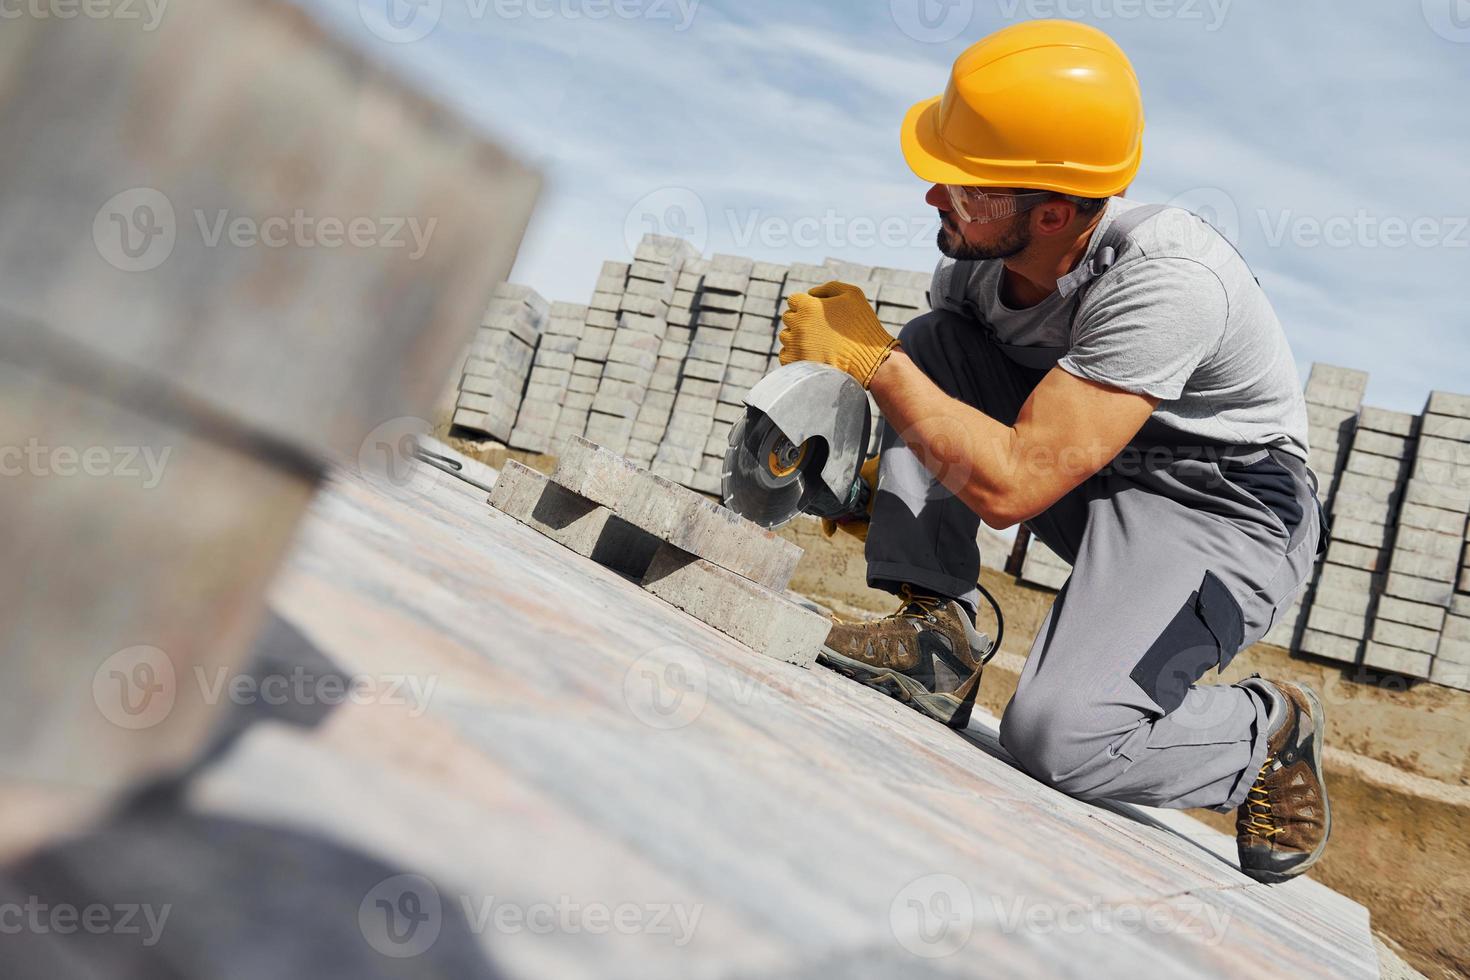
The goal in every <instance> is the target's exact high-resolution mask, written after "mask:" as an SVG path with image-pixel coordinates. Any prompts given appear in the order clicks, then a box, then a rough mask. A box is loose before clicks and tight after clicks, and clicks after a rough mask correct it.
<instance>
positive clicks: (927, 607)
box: [889, 585, 944, 619]
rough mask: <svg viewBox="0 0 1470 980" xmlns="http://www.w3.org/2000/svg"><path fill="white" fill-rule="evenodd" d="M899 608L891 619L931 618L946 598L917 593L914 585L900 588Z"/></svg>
mask: <svg viewBox="0 0 1470 980" xmlns="http://www.w3.org/2000/svg"><path fill="white" fill-rule="evenodd" d="M898 600H899V604H898V609H897V611H895V612H894V613H893V614H892V615H891V616H889V619H931V618H933V616H934V613H935V612H936V611H938V609H939V607H940V606H942V605H944V600H943V599H940V598H938V597H937V596H932V595H917V594H915V592H914V590H913V588H912V587H910V586H908V585H901V586H899V588H898Z"/></svg>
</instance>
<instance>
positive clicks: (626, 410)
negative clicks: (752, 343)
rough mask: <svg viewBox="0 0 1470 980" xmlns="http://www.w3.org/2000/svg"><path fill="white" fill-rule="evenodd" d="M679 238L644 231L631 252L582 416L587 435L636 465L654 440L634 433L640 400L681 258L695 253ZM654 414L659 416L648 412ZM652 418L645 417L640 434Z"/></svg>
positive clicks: (650, 452) (644, 461) (654, 364)
mask: <svg viewBox="0 0 1470 980" xmlns="http://www.w3.org/2000/svg"><path fill="white" fill-rule="evenodd" d="M698 258H699V256H698V255H697V254H696V253H695V252H694V249H693V247H692V246H691V245H690V244H689V243H688V242H686V241H684V240H683V239H680V238H672V237H668V236H656V235H648V236H645V237H644V239H643V241H642V242H641V243H640V244H639V246H638V248H637V249H636V250H635V252H634V254H633V263H632V265H631V266H629V268H628V281H627V284H626V286H625V287H624V291H623V294H622V297H621V298H620V299H619V300H618V308H617V317H618V319H617V329H616V330H615V331H614V333H613V337H612V343H611V344H610V345H609V347H608V353H607V363H606V364H605V365H604V366H603V370H602V380H601V382H600V383H599V384H598V386H597V396H596V398H595V399H594V400H593V402H592V414H591V415H589V416H588V417H587V431H586V436H587V438H588V439H591V440H592V441H593V442H596V443H598V444H599V445H603V446H606V447H607V448H609V449H611V450H612V451H613V452H615V453H618V454H619V455H626V456H628V457H629V458H631V459H633V460H634V461H635V462H637V463H638V464H639V465H641V466H647V465H648V464H649V463H651V462H652V461H653V457H654V454H655V453H656V452H657V451H658V440H657V439H649V438H639V439H636V440H635V439H634V438H633V429H634V427H635V426H636V425H637V424H638V422H639V417H640V415H641V414H642V412H643V403H644V400H645V398H646V396H647V395H648V391H649V388H650V386H651V385H652V382H653V376H654V374H655V372H656V370H657V368H658V366H659V363H658V362H659V355H660V351H661V349H662V347H663V342H664V337H665V335H666V334H667V333H668V329H669V309H670V306H671V305H672V303H673V301H674V293H675V291H676V287H677V285H678V283H679V277H680V273H681V272H682V271H683V268H684V265H685V263H686V262H690V261H693V260H696V259H698ZM652 418H653V419H657V418H658V416H657V415H655V416H652ZM657 424H658V423H657V422H651V423H649V422H646V423H645V426H644V428H643V429H640V435H646V434H651V433H648V432H646V430H647V429H649V428H650V426H651V427H657Z"/></svg>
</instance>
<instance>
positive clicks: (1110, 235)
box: [1072, 204, 1261, 326]
mask: <svg viewBox="0 0 1470 980" xmlns="http://www.w3.org/2000/svg"><path fill="white" fill-rule="evenodd" d="M1169 210H1178V211H1184V212H1185V213H1186V214H1190V215H1192V216H1193V217H1194V218H1195V219H1196V220H1198V221H1204V219H1203V218H1201V217H1199V215H1196V214H1194V212H1193V211H1188V210H1187V209H1185V208H1173V207H1171V206H1170V205H1168V204H1140V205H1139V206H1138V207H1136V208H1131V209H1129V210H1127V211H1125V212H1123V213H1122V214H1120V215H1118V216H1117V217H1116V218H1114V219H1113V220H1112V222H1111V223H1110V224H1109V225H1108V227H1107V228H1106V229H1105V230H1104V231H1103V233H1102V237H1101V238H1100V239H1098V243H1097V248H1096V249H1094V250H1093V253H1092V260H1091V265H1092V270H1091V271H1092V274H1091V275H1090V276H1089V277H1088V278H1087V280H1086V281H1085V282H1083V283H1082V284H1081V285H1079V286H1078V287H1077V301H1076V302H1075V303H1074V304H1073V305H1072V324H1073V326H1075V325H1076V323H1077V314H1078V313H1079V312H1080V311H1081V309H1082V300H1083V297H1085V296H1086V295H1087V292H1088V290H1090V289H1091V288H1092V287H1093V286H1094V285H1096V284H1097V281H1098V279H1100V278H1102V274H1103V273H1104V272H1107V271H1108V269H1110V268H1112V266H1113V263H1115V262H1117V261H1118V253H1119V252H1121V251H1122V250H1123V246H1124V245H1126V244H1127V243H1128V238H1129V236H1131V235H1132V234H1133V231H1134V229H1136V228H1137V227H1138V226H1139V225H1141V224H1143V223H1144V222H1145V221H1148V220H1149V219H1150V218H1154V217H1157V216H1158V215H1160V214H1162V213H1163V212H1165V211H1169ZM1216 234H1219V232H1216ZM1220 238H1221V239H1223V240H1224V242H1225V244H1227V245H1229V246H1230V247H1231V248H1233V249H1235V254H1236V255H1240V260H1241V261H1242V262H1245V256H1244V255H1241V251H1240V249H1238V248H1236V247H1235V243H1234V242H1232V241H1231V240H1230V239H1228V238H1226V237H1225V236H1224V235H1220ZM1246 268H1247V269H1249V268H1250V263H1249V262H1246ZM1252 276H1253V277H1254V278H1255V280H1256V284H1257V285H1260V282H1261V280H1260V278H1259V277H1256V276H1255V275H1254V273H1252Z"/></svg>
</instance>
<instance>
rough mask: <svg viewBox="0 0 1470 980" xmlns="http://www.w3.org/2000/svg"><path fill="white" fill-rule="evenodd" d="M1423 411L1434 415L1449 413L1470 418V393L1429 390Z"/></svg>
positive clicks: (1457, 416)
mask: <svg viewBox="0 0 1470 980" xmlns="http://www.w3.org/2000/svg"><path fill="white" fill-rule="evenodd" d="M1424 411H1426V412H1430V413H1433V414H1435V415H1451V416H1454V417H1456V418H1462V419H1470V395H1456V394H1451V393H1450V392H1448V391H1431V392H1430V393H1429V402H1428V404H1427V405H1425V406H1424Z"/></svg>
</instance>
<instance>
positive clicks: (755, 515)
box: [720, 415, 806, 527]
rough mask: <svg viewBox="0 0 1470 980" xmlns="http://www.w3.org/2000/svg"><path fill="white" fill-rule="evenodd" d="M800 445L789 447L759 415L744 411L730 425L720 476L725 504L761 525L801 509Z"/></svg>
mask: <svg viewBox="0 0 1470 980" xmlns="http://www.w3.org/2000/svg"><path fill="white" fill-rule="evenodd" d="M805 459H806V447H805V446H793V445H792V444H791V442H790V441H789V440H787V438H786V437H785V436H784V435H782V433H781V430H780V429H777V428H776V427H775V425H773V424H771V422H770V421H769V420H768V419H766V418H765V416H762V415H755V416H754V417H753V418H752V416H750V415H747V416H745V417H744V418H742V419H740V420H739V421H738V422H736V423H735V425H734V426H732V427H731V430H730V448H729V449H728V450H726V452H725V465H724V468H723V470H722V472H721V475H720V495H721V497H722V498H723V499H724V501H725V506H726V507H729V508H730V509H731V510H733V511H734V512H735V513H737V514H739V515H740V516H741V517H744V518H745V519H746V520H749V521H754V522H755V523H756V524H759V525H761V526H762V527H778V526H780V525H782V524H785V523H786V522H787V521H789V520H791V519H792V518H794V517H795V516H796V515H797V514H799V513H801V501H802V497H803V496H804V495H805V493H806V477H805V475H804V474H803V472H802V469H801V464H802V463H803V462H804V461H805Z"/></svg>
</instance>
